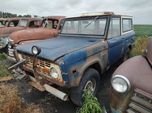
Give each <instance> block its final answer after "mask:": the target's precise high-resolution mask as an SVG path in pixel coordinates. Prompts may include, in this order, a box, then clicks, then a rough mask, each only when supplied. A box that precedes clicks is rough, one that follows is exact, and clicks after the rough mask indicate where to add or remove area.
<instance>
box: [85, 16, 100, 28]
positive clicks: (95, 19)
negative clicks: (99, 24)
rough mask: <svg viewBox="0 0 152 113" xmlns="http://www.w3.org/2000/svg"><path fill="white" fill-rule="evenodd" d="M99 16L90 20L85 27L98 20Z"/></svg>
mask: <svg viewBox="0 0 152 113" xmlns="http://www.w3.org/2000/svg"><path fill="white" fill-rule="evenodd" d="M98 18H99V16H96V17H95V18H94V19H93V20H92V21H91V22H89V23H88V24H87V25H86V26H84V28H87V27H88V26H89V25H91V24H92V22H96V21H97V19H98Z"/></svg>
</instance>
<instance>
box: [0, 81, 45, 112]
mask: <svg viewBox="0 0 152 113" xmlns="http://www.w3.org/2000/svg"><path fill="white" fill-rule="evenodd" d="M0 113H43V112H42V110H41V109H40V107H39V106H37V105H34V104H32V105H25V104H24V103H23V102H22V100H21V98H20V97H19V95H18V90H17V87H15V86H14V85H11V84H4V83H1V84H0Z"/></svg>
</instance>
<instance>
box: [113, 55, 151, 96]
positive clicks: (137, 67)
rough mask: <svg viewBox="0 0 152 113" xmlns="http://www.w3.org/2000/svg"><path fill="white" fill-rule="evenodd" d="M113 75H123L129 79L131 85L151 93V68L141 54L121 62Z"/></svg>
mask: <svg viewBox="0 0 152 113" xmlns="http://www.w3.org/2000/svg"><path fill="white" fill-rule="evenodd" d="M114 75H123V76H125V77H126V78H128V79H129V81H130V83H131V85H132V87H134V88H138V89H141V90H143V91H146V92H148V93H150V94H152V86H151V83H152V68H151V67H150V65H149V63H148V61H147V60H146V58H145V57H143V56H135V57H133V58H130V59H129V60H127V61H126V62H124V63H123V64H121V65H120V66H119V67H118V68H117V70H116V71H115V72H114Z"/></svg>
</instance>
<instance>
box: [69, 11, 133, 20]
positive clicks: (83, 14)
mask: <svg viewBox="0 0 152 113" xmlns="http://www.w3.org/2000/svg"><path fill="white" fill-rule="evenodd" d="M90 16H122V17H132V16H129V15H120V14H115V13H114V12H108V11H107V12H94V13H82V14H81V15H79V16H73V17H68V18H74V17H90Z"/></svg>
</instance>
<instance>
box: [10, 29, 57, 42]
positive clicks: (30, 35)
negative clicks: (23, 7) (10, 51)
mask: <svg viewBox="0 0 152 113" xmlns="http://www.w3.org/2000/svg"><path fill="white" fill-rule="evenodd" d="M57 35H58V30H56V29H47V28H29V29H26V30H21V31H17V32H14V33H12V34H11V35H10V38H11V39H12V40H13V41H14V43H15V44H17V43H19V42H21V41H30V40H42V39H47V38H50V37H56V36H57Z"/></svg>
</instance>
